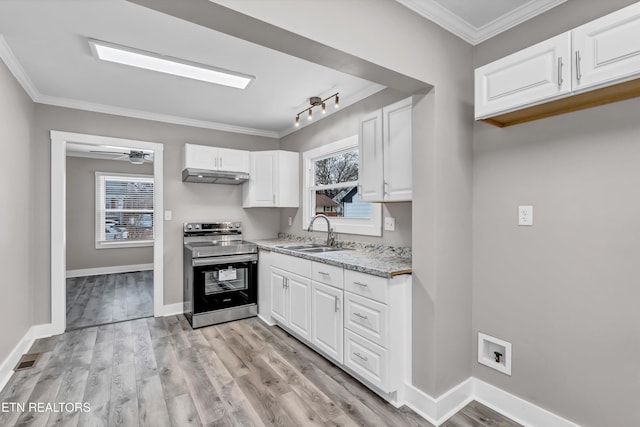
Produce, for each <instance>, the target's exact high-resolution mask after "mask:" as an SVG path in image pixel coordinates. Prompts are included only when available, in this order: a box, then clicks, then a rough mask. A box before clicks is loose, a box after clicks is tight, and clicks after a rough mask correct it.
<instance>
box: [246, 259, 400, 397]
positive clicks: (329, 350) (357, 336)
mask: <svg viewBox="0 0 640 427" xmlns="http://www.w3.org/2000/svg"><path fill="white" fill-rule="evenodd" d="M265 260H268V262H267V263H265V266H264V267H263V266H262V265H260V268H261V269H263V268H265V269H268V272H267V271H263V272H262V274H260V276H259V277H261V278H264V277H268V278H269V280H268V286H264V285H263V284H262V283H260V284H259V286H260V287H259V291H258V294H259V295H260V294H261V293H263V292H268V293H269V295H268V297H267V296H265V295H262V296H261V297H260V298H261V301H268V303H269V305H270V307H269V310H268V312H269V314H270V319H268V318H267V319H265V320H267V321H269V320H272V321H274V322H275V323H277V324H278V325H280V326H281V327H283V328H284V329H286V330H287V331H289V332H291V333H292V334H293V335H294V336H296V337H297V338H298V339H300V340H301V341H303V342H304V343H305V344H307V345H309V346H310V347H312V348H314V349H315V350H317V351H318V352H320V353H321V354H323V355H324V356H325V357H327V358H329V359H331V360H332V361H333V362H335V363H337V364H338V366H340V367H342V368H343V369H344V370H345V371H347V372H349V373H350V374H352V375H353V376H354V377H355V378H357V379H359V380H360V381H362V382H363V383H364V384H365V385H367V386H368V387H370V388H373V389H376V390H377V391H378V392H379V393H380V392H381V394H382V395H383V396H388V398H389V399H390V400H392V399H394V398H395V397H394V396H395V395H394V394H393V393H394V392H397V391H399V390H401V389H402V387H403V386H404V383H405V382H406V381H410V380H409V379H407V378H406V373H407V372H408V371H407V369H408V367H409V366H411V354H410V353H411V345H410V339H411V276H410V275H402V276H397V277H394V278H392V279H387V278H384V277H379V276H372V275H369V274H365V273H361V272H356V271H353V270H348V269H342V268H340V267H335V266H330V265H327V264H323V263H318V262H311V261H309V260H306V259H302V258H299V257H293V256H288V255H283V254H279V253H271V254H270V255H269V256H267V257H265ZM263 312H264V311H260V313H261V315H262V313H263ZM263 317H264V316H263Z"/></svg>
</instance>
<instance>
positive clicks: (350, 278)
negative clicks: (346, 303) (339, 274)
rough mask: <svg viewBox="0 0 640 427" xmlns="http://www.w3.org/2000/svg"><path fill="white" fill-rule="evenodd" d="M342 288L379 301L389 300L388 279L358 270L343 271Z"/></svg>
mask: <svg viewBox="0 0 640 427" xmlns="http://www.w3.org/2000/svg"><path fill="white" fill-rule="evenodd" d="M344 289H345V290H346V291H349V292H351V293H354V294H356V295H362V296H363V297H367V298H371V299H374V300H376V301H379V302H381V303H384V304H386V303H388V302H389V280H388V279H385V278H384V277H378V276H372V275H371V274H365V273H360V272H359V271H353V270H345V271H344Z"/></svg>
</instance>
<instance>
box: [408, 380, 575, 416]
mask: <svg viewBox="0 0 640 427" xmlns="http://www.w3.org/2000/svg"><path fill="white" fill-rule="evenodd" d="M404 396H405V402H404V404H405V405H407V406H408V407H410V408H411V409H413V410H414V411H415V412H416V413H418V414H419V415H420V416H422V417H423V418H424V419H426V420H427V421H429V422H430V423H431V424H433V425H435V426H436V427H437V426H439V425H441V424H443V423H444V422H445V421H447V420H448V419H449V418H451V417H452V416H453V415H454V414H455V413H456V412H458V411H459V410H461V409H462V408H464V407H465V406H466V405H467V404H469V403H470V402H471V401H473V400H476V401H478V402H480V403H482V404H483V405H485V406H487V407H489V408H491V409H493V410H494V411H496V412H499V413H500V414H502V415H504V416H505V417H508V418H510V419H512V420H513V421H515V422H517V423H520V424H522V425H524V426H529V427H580V426H579V425H578V424H575V423H573V422H571V421H569V420H567V419H564V418H562V417H560V416H558V415H556V414H554V413H552V412H549V411H547V410H546V409H544V408H541V407H539V406H536V405H534V404H533V403H531V402H528V401H526V400H524V399H521V398H519V397H517V396H514V395H513V394H511V393H508V392H506V391H504V390H502V389H499V388H498V387H495V386H493V385H491V384H488V383H486V382H484V381H482V380H479V379H477V378H474V377H469V378H468V379H467V380H465V381H463V382H461V383H460V384H458V385H457V386H455V387H453V388H452V389H451V390H449V391H447V392H446V393H445V394H443V395H441V396H440V397H438V398H433V397H431V396H429V395H428V394H426V393H424V392H423V391H422V390H419V389H417V388H416V387H415V386H413V385H411V384H406V385H405V390H404Z"/></svg>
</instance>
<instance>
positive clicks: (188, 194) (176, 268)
mask: <svg viewBox="0 0 640 427" xmlns="http://www.w3.org/2000/svg"><path fill="white" fill-rule="evenodd" d="M52 129H53V130H60V131H67V132H78V133H87V134H94V135H103V136H111V137H118V138H129V139H138V140H144V141H151V142H159V143H163V144H164V207H165V209H166V210H171V211H173V220H172V221H164V246H165V248H164V269H165V270H164V274H165V276H164V281H165V283H164V303H165V304H173V303H176V302H180V301H182V223H183V222H186V221H206V220H216V219H229V220H239V221H243V224H244V227H245V232H246V235H247V237H249V238H263V237H273V236H274V230H277V229H278V227H279V224H280V213H279V211H278V209H275V208H274V209H242V207H241V206H242V188H241V187H240V186H235V185H208V184H193V183H183V182H182V176H181V172H182V146H183V144H184V143H185V142H190V143H194V144H203V145H212V146H219V147H229V148H238V149H244V150H257V149H259V150H270V149H277V148H278V147H279V141H278V140H277V139H273V138H264V137H257V136H250V135H240V134H234V133H227V132H220V131H214V130H208V129H199V128H191V127H187V126H179V125H171V124H166V123H159V122H153V121H147V120H139V119H131V118H126V117H120V116H114V115H108V114H101V113H92V112H88V111H80V110H73V109H68V108H61V107H53V106H46V105H41V104H37V105H36V123H35V133H34V138H35V144H36V150H37V153H36V156H35V158H34V159H33V161H34V163H35V166H36V174H35V182H34V185H35V188H36V199H35V206H34V208H33V209H34V211H35V216H36V220H37V223H38V224H46V225H45V226H44V227H43V228H42V230H40V231H41V232H42V235H41V239H40V244H38V245H37V246H35V247H33V248H31V256H32V257H34V259H35V260H36V262H37V263H38V265H41V266H42V267H41V268H40V269H38V270H37V271H36V273H35V274H36V277H35V291H36V292H35V294H36V295H37V297H36V298H35V302H34V303H35V313H36V314H35V316H36V319H35V323H48V322H49V321H50V317H51V300H50V289H51V279H50V274H49V266H50V264H51V256H50V250H49V245H50V243H49V241H50V240H49V239H50V238H49V235H48V232H47V229H48V224H49V221H50V213H49V212H50V206H51V205H50V203H51V201H50V199H51V195H50V190H49V186H50V185H49V181H50V174H51V166H50V163H51V160H50V159H51V149H50V146H51V142H50V137H49V131H50V130H52Z"/></svg>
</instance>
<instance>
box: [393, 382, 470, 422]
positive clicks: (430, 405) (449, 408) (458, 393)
mask: <svg viewBox="0 0 640 427" xmlns="http://www.w3.org/2000/svg"><path fill="white" fill-rule="evenodd" d="M404 398H405V402H404V403H405V405H407V406H408V407H410V408H411V409H413V410H414V411H415V412H417V413H418V414H420V416H421V417H423V418H424V419H426V420H427V421H429V422H430V423H431V424H433V425H435V426H439V425H440V424H442V423H444V422H445V421H446V420H448V419H449V418H450V417H451V416H452V415H453V414H455V413H456V412H458V411H459V410H460V409H462V408H464V407H465V406H466V405H467V404H468V403H469V402H471V401H472V400H473V378H468V379H467V380H465V381H463V382H461V383H460V384H458V385H457V386H455V387H453V388H452V389H451V390H449V391H447V392H446V393H444V394H443V395H442V396H440V397H438V398H433V397H431V396H429V395H428V394H426V393H425V392H423V391H422V390H419V389H418V388H416V387H415V386H413V385H411V384H406V385H405V390H404Z"/></svg>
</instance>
